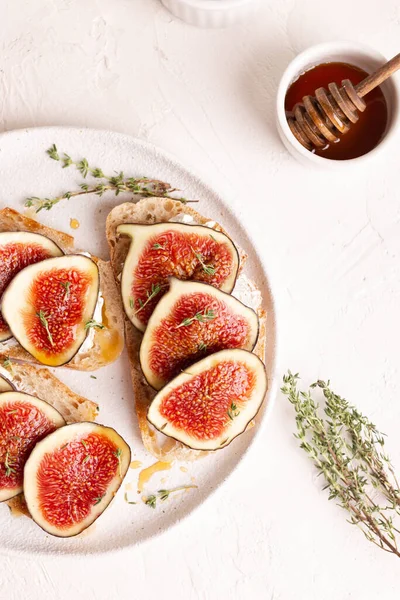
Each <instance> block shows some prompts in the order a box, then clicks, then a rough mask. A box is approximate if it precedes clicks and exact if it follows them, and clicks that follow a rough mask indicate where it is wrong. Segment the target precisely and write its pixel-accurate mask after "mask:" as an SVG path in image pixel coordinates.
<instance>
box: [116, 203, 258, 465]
mask: <svg viewBox="0 0 400 600" xmlns="http://www.w3.org/2000/svg"><path fill="white" fill-rule="evenodd" d="M180 213H184V214H188V215H190V216H192V217H193V219H194V220H195V221H196V223H199V224H201V225H206V224H207V223H209V222H210V221H211V219H209V218H207V217H204V216H203V215H200V214H199V213H198V212H197V211H196V210H194V209H193V208H192V207H190V206H188V205H186V204H182V203H181V202H178V201H174V200H171V199H165V198H144V199H142V200H140V201H139V202H137V203H132V202H126V203H124V204H121V205H119V206H117V207H115V208H114V209H113V210H112V211H111V212H110V214H109V215H108V217H107V222H106V236H107V241H108V244H109V249H110V257H111V264H112V266H113V269H114V275H115V277H116V280H117V282H119V278H120V274H121V270H122V266H123V261H124V256H123V255H124V254H125V256H126V253H127V250H128V248H129V242H126V241H122V244H123V249H122V252H121V251H120V249H119V243H120V241H118V237H117V233H116V228H117V227H118V225H120V224H122V223H138V224H152V223H159V222H163V221H169V219H171V218H173V217H175V216H176V215H178V214H180ZM215 229H217V230H218V231H222V232H223V233H225V234H226V235H228V237H230V236H229V234H228V233H227V232H226V231H225V230H224V229H223V228H222V227H221V226H220V225H219V224H218V223H216V224H215ZM240 258H241V260H242V262H244V260H245V258H246V255H245V253H244V252H241V253H240ZM258 317H259V320H260V328H259V336H258V340H257V344H256V346H255V348H254V350H253V351H254V353H255V354H256V355H257V356H258V357H259V358H260V359H261V360H262V361H263V362H265V350H266V327H267V324H266V322H267V315H266V312H265V311H264V310H263V309H260V310H259V311H258ZM142 337H143V335H142V333H141V332H139V331H138V330H137V329H136V328H135V327H134V326H133V325H132V323H131V322H130V321H129V319H128V318H127V317H126V316H125V343H126V347H127V352H128V357H129V363H130V372H131V379H132V387H133V395H134V399H135V405H136V414H137V418H138V423H139V427H140V431H141V435H142V440H143V444H144V446H145V448H146V449H147V450H148V451H149V452H150V453H151V454H153V455H154V456H155V457H156V458H158V459H162V460H174V459H178V460H195V459H197V458H199V457H201V456H204V455H205V454H206V453H204V452H200V451H197V450H191V449H190V448H187V447H186V446H184V445H183V444H181V443H180V442H177V441H175V440H173V439H172V438H167V437H166V436H162V437H164V438H165V443H164V445H163V447H160V445H159V444H158V442H157V434H156V433H155V432H154V430H153V429H152V428H150V426H149V423H148V421H147V410H148V406H149V404H150V402H151V400H152V399H153V397H154V396H155V391H154V390H153V389H152V388H150V386H149V385H148V384H147V382H146V380H145V378H144V375H143V373H142V370H141V367H140V360H139V350H140V343H141V340H142Z"/></svg>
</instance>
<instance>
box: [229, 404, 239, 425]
mask: <svg viewBox="0 0 400 600" xmlns="http://www.w3.org/2000/svg"><path fill="white" fill-rule="evenodd" d="M239 415H240V410H238V407H237V404H235V403H234V402H232V404H231V405H230V407H229V409H228V417H229V418H230V420H231V421H233V419H234V418H235V417H238V416H239Z"/></svg>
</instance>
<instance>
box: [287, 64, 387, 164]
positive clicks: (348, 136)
mask: <svg viewBox="0 0 400 600" xmlns="http://www.w3.org/2000/svg"><path fill="white" fill-rule="evenodd" d="M367 76H368V73H366V72H365V71H363V70H362V69H360V68H359V67H355V66H353V65H349V64H347V63H341V62H330V63H322V64H320V65H317V66H315V67H313V68H312V69H309V70H308V71H306V72H305V73H303V74H302V75H300V77H299V78H298V79H296V80H295V81H294V82H293V83H292V84H291V85H290V87H289V89H288V91H287V92H286V98H285V110H286V113H287V116H288V117H290V116H293V110H294V107H295V105H296V104H298V103H301V102H302V99H303V97H304V96H307V95H310V96H314V95H315V90H316V89H318V88H320V87H324V88H325V89H328V84H329V83H331V82H336V83H337V84H338V86H340V85H341V82H342V80H343V79H350V81H351V82H352V84H353V85H357V84H358V83H360V81H362V80H363V79H365V77H367ZM364 100H365V103H366V105H367V107H366V109H365V111H364V112H360V113H359V119H358V121H357V122H356V123H351V124H350V129H349V131H348V132H347V133H345V134H343V135H342V134H340V133H338V134H337V136H338V138H339V142H337V143H330V144H327V145H326V146H325V147H324V148H316V149H315V150H313V152H314V153H315V154H318V155H319V156H322V157H323V158H329V159H332V160H348V159H350V158H358V157H359V156H362V155H363V154H367V152H370V151H371V150H373V148H375V146H377V145H378V144H379V142H380V141H381V140H382V138H383V136H384V134H385V131H386V126H387V121H388V110H387V104H386V100H385V96H384V95H383V92H382V90H381V88H380V87H377V88H375V89H374V90H372V91H371V92H370V93H369V94H367V95H366V96H365V97H364Z"/></svg>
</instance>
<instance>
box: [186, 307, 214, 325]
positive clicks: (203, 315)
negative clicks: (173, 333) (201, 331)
mask: <svg viewBox="0 0 400 600" xmlns="http://www.w3.org/2000/svg"><path fill="white" fill-rule="evenodd" d="M215 317H216V314H215V312H214V311H213V310H212V309H211V308H205V309H204V310H203V311H201V312H198V313H196V314H195V315H194V317H187V318H186V319H183V321H182V322H181V323H179V325H177V326H176V329H179V327H188V325H191V324H192V323H193V322H194V321H198V322H199V323H207V322H208V321H212V320H213V319H215Z"/></svg>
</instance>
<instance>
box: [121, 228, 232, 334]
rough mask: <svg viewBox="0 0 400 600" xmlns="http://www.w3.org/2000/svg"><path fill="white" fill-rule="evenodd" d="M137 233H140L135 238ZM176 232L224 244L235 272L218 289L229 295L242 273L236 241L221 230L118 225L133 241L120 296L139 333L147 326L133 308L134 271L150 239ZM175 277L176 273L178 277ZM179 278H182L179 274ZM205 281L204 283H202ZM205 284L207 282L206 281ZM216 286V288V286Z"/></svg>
mask: <svg viewBox="0 0 400 600" xmlns="http://www.w3.org/2000/svg"><path fill="white" fill-rule="evenodd" d="M134 230H136V231H137V232H138V233H137V235H136V236H135V233H134ZM169 231H173V232H175V233H177V234H179V233H184V234H193V233H194V234H196V233H197V234H198V236H199V237H200V238H202V239H203V238H206V239H208V238H210V237H211V238H214V240H215V241H216V242H217V243H221V244H225V245H226V246H227V247H228V248H229V252H230V257H231V260H232V272H231V273H230V275H229V277H227V278H225V280H224V282H223V283H222V285H220V286H218V288H219V289H222V290H223V291H225V292H227V293H230V292H231V291H232V290H233V288H234V286H235V283H236V278H237V274H238V270H239V263H240V257H239V252H238V250H237V248H236V246H235V244H234V243H233V241H232V240H231V239H230V238H229V237H228V236H227V235H226V234H225V233H222V232H221V231H218V230H215V229H212V228H210V227H207V226H205V225H197V224H186V223H169V222H168V223H154V224H151V225H145V224H137V223H124V224H121V225H119V226H118V228H117V233H118V234H119V235H124V236H128V237H130V238H131V245H130V248H129V251H128V254H127V256H126V259H125V263H124V267H123V270H122V277H121V294H122V301H123V305H124V309H125V313H126V315H127V317H128V319H129V320H130V321H131V322H132V324H133V325H134V326H135V327H136V328H137V329H139V331H145V329H146V323H144V322H143V321H142V320H141V319H140V317H139V316H138V315H139V313H138V315H137V314H136V313H135V310H134V308H133V307H132V305H131V301H132V297H131V291H132V283H133V272H134V270H135V269H136V267H137V265H138V264H139V260H140V258H141V256H142V255H143V252H144V251H147V248H146V245H147V243H148V242H149V241H150V239H151V237H153V236H157V235H162V234H165V233H166V232H169ZM175 275H176V274H175ZM170 276H174V273H173V272H170V273H168V274H167V275H165V274H164V275H163V277H162V278H161V279H162V280H163V281H164V280H166V279H168V277H170ZM177 276H178V277H179V278H180V276H179V275H177ZM187 280H188V281H194V280H195V277H194V276H193V277H189V278H187ZM160 281H161V280H160V278H158V279H157V280H156V279H154V284H159V283H160ZM202 282H203V280H202ZM205 283H208V282H207V281H206V282H205ZM215 287H217V286H215ZM162 295H163V293H161V294H159V295H158V296H157V301H158V300H159V299H160V298H161V297H162Z"/></svg>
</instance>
